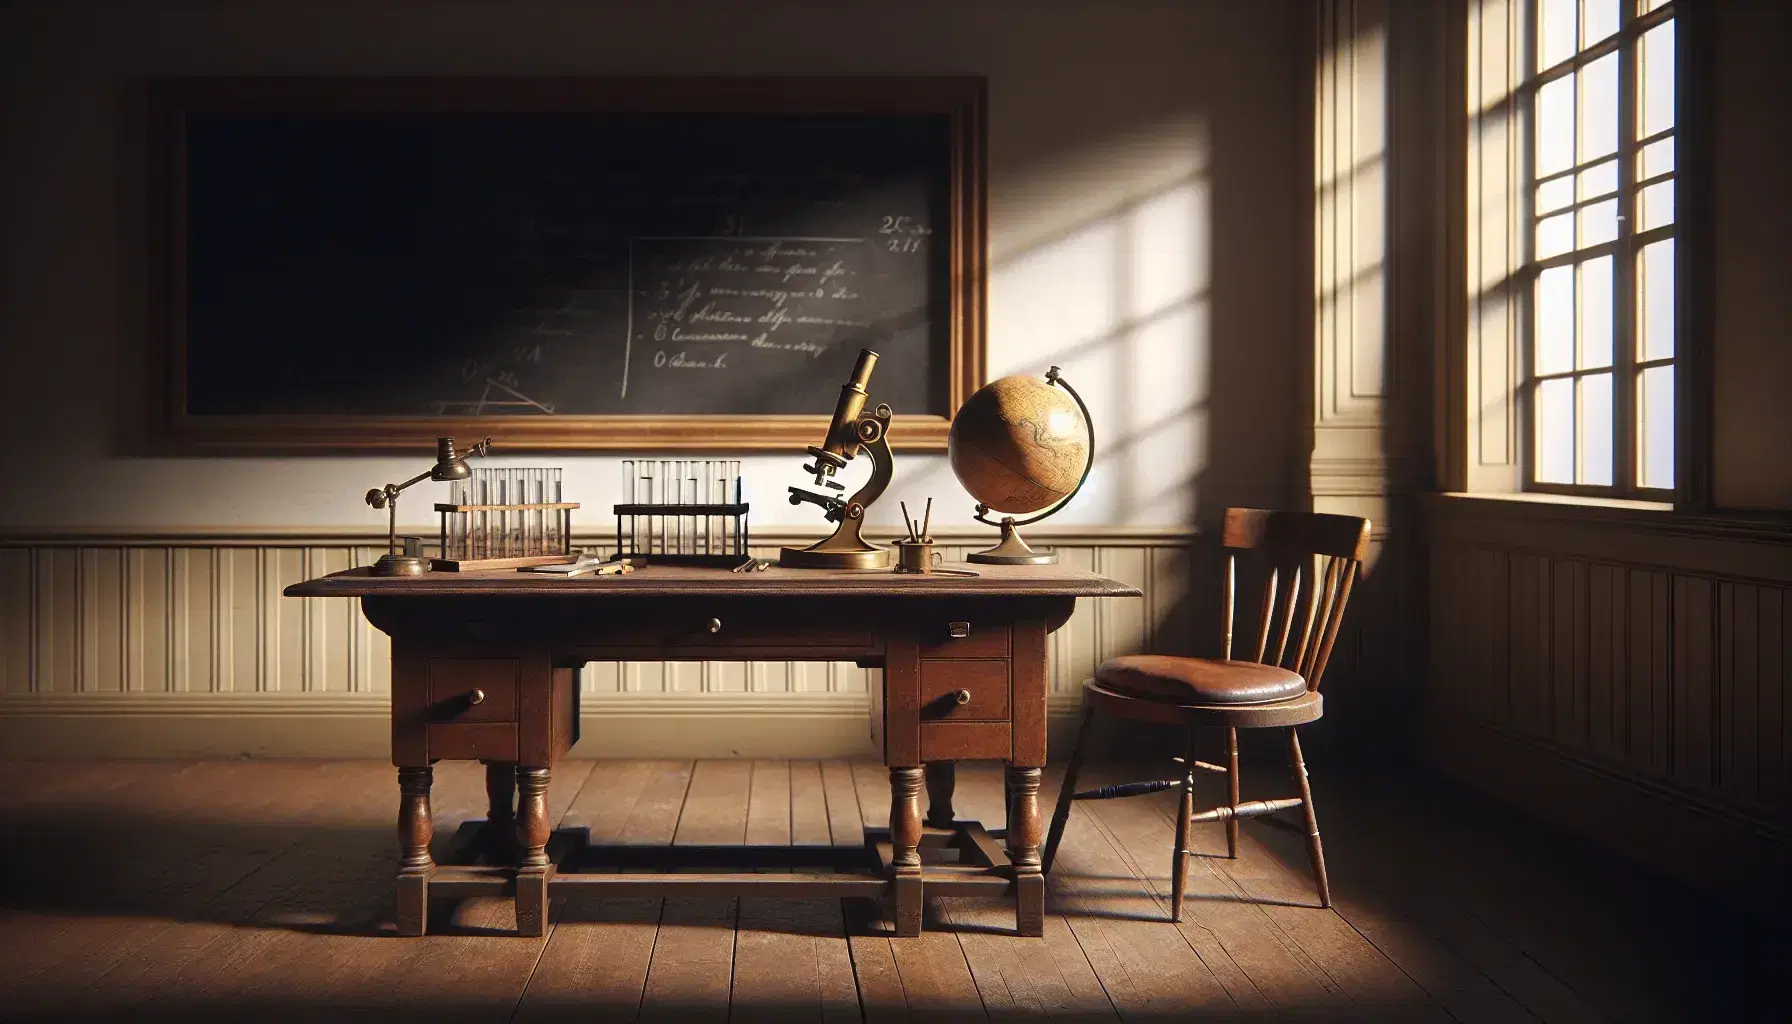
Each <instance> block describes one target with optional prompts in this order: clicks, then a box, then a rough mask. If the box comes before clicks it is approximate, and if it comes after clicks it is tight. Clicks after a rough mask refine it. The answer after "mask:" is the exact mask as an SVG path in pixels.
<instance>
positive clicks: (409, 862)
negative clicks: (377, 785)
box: [398, 768, 436, 935]
mask: <svg viewBox="0 0 1792 1024" xmlns="http://www.w3.org/2000/svg"><path fill="white" fill-rule="evenodd" d="M434 781H435V769H433V768H400V769H398V850H399V861H398V934H400V935H422V934H423V933H424V932H425V931H426V930H428V928H429V876H430V874H431V873H433V872H434V871H435V868H436V862H435V860H434V859H433V858H431V857H430V855H429V841H430V840H431V839H434V838H435V824H434V822H432V821H431V819H430V810H429V787H430V784H431V783H432V782H434Z"/></svg>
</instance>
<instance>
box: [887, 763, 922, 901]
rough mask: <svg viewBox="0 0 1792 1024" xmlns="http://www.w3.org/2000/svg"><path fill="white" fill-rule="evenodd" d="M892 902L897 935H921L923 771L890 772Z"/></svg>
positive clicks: (899, 770)
mask: <svg viewBox="0 0 1792 1024" xmlns="http://www.w3.org/2000/svg"><path fill="white" fill-rule="evenodd" d="M890 860H891V864H890V869H891V872H892V873H893V875H894V877H893V878H891V880H890V882H891V896H892V899H891V902H892V904H893V905H894V906H895V909H896V934H897V935H902V936H908V935H919V934H921V769H919V768H892V769H890Z"/></svg>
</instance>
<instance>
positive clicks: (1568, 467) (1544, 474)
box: [1533, 379, 1574, 484]
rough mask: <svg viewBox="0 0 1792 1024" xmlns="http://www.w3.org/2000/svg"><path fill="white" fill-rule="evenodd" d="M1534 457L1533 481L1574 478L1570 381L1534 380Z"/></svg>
mask: <svg viewBox="0 0 1792 1024" xmlns="http://www.w3.org/2000/svg"><path fill="white" fill-rule="evenodd" d="M1533 436H1534V437H1535V439H1536V444H1535V445H1534V447H1535V448H1536V452H1535V454H1534V456H1533V457H1534V459H1535V460H1536V465H1537V482H1538V483H1545V484H1571V483H1573V482H1574V381H1573V380H1571V379H1564V380H1545V381H1539V382H1538V383H1537V421H1536V423H1535V425H1534V429H1533Z"/></svg>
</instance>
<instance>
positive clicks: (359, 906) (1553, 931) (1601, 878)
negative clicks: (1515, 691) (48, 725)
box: [0, 760, 1792, 1024]
mask: <svg viewBox="0 0 1792 1024" xmlns="http://www.w3.org/2000/svg"><path fill="white" fill-rule="evenodd" d="M1260 771H1261V778H1258V777H1257V775H1256V774H1255V773H1252V774H1247V776H1246V786H1245V790H1246V792H1245V796H1246V798H1247V799H1249V798H1252V797H1254V796H1262V797H1273V796H1280V795H1283V793H1282V787H1281V785H1280V783H1281V782H1282V778H1281V773H1280V772H1279V771H1278V770H1277V769H1276V766H1273V765H1265V766H1262V768H1261V769H1260ZM1314 773H1315V777H1314V783H1315V791H1316V794H1315V795H1316V798H1317V802H1318V805H1319V812H1320V823H1321V826H1322V829H1323V831H1324V834H1325V840H1326V851H1327V855H1328V860H1329V866H1330V869H1331V870H1330V874H1331V877H1332V884H1333V890H1334V905H1333V906H1332V907H1331V908H1330V909H1320V908H1319V907H1317V906H1316V905H1315V898H1314V893H1313V886H1312V879H1311V875H1310V872H1309V868H1308V865H1307V861H1306V853H1305V847H1304V844H1303V842H1302V839H1301V837H1300V836H1299V835H1294V834H1290V833H1288V832H1286V831H1284V830H1280V829H1277V828H1273V827H1271V826H1269V825H1268V824H1265V823H1262V822H1251V823H1248V824H1247V825H1246V826H1245V828H1244V829H1243V841H1242V843H1241V847H1240V851H1239V854H1240V855H1239V857H1238V858H1237V859H1236V860H1232V859H1229V858H1227V857H1226V856H1225V855H1224V853H1225V851H1224V834H1223V831H1222V829H1221V827H1219V826H1217V825H1207V826H1198V827H1197V828H1196V829H1195V832H1194V836H1193V846H1194V847H1195V849H1196V852H1197V855H1196V857H1195V858H1194V859H1193V861H1192V863H1191V867H1190V873H1189V899H1188V901H1187V902H1186V903H1185V907H1184V920H1183V922H1182V923H1181V924H1180V925H1175V924H1171V923H1170V922H1169V921H1168V920H1167V918H1168V913H1169V904H1170V899H1169V876H1170V856H1169V855H1170V845H1171V839H1172V820H1173V814H1174V808H1175V803H1174V796H1173V794H1168V793H1165V794H1157V795H1154V796H1150V797H1145V798H1138V799H1132V800H1116V801H1100V802H1084V803H1079V804H1077V805H1076V809H1075V812H1074V813H1073V815H1072V817H1071V821H1070V827H1069V828H1068V829H1067V830H1066V833H1065V838H1064V845H1063V847H1062V849H1061V850H1060V853H1059V860H1058V863H1057V866H1056V870H1055V871H1054V872H1053V874H1052V876H1051V877H1050V878H1049V879H1048V880H1047V913H1046V921H1045V925H1046V928H1045V932H1046V933H1045V937H1044V938H1043V939H1021V938H1018V937H1016V936H1015V935H1014V934H1013V905H1012V902H1011V901H1010V900H1008V899H997V898H978V899H972V898H953V899H942V898H940V897H936V896H930V897H928V898H927V900H926V908H925V920H926V923H927V926H928V929H929V930H928V931H927V932H926V933H925V934H924V935H922V936H921V937H920V938H918V939H895V938H892V937H891V935H890V932H889V923H888V918H887V913H886V911H887V908H880V907H878V906H876V905H874V904H873V903H872V902H871V901H857V900H849V901H844V902H843V901H839V900H796V901H779V900H768V899H742V900H699V899H671V900H659V899H643V898H639V897H629V898H601V897H599V896H597V895H596V894H595V893H594V892H589V891H586V892H581V893H580V894H578V895H577V896H574V897H560V898H557V899H556V900H555V902H554V906H553V908H552V920H551V923H550V927H549V930H548V934H547V935H546V936H545V937H543V938H538V939H529V938H519V937H517V936H515V935H513V934H511V930H512V928H513V927H514V924H515V914H514V909H513V904H512V902H511V900H509V899H508V898H485V899H475V900H466V901H462V902H460V903H458V904H453V903H437V904H436V905H435V906H432V908H431V913H432V919H431V934H430V935H428V936H425V937H423V938H420V939H401V938H399V937H397V936H396V935H395V934H394V933H393V925H392V918H393V911H394V896H393V891H392V890H393V886H392V878H393V875H394V873H395V872H396V866H397V857H398V854H397V844H396V841H395V837H394V835H393V816H394V813H395V809H396V805H397V795H398V794H397V785H396V778H395V774H394V772H393V769H392V768H391V766H390V765H385V764H379V763H374V762H328V763H325V762H253V761H232V762H166V763H124V762H120V763H114V764H103V765H92V764H90V765H81V766H65V765H59V764H47V763H30V762H0V811H4V813H6V814H7V815H8V816H9V822H8V824H9V827H8V841H7V843H6V844H4V846H0V855H3V856H4V864H3V865H0V1018H4V1019H7V1020H20V1021H48V1020H72V1019H80V1020H96V1021H127V1020H128V1021H138V1020H181V1021H192V1020H206V1019H212V1020H255V1021H272V1020H281V1021H286V1020H319V1021H325V1020H327V1021H354V1020H368V1021H373V1020H379V1021H386V1020H399V1019H412V1020H429V1021H469V1022H470V1021H491V1022H505V1021H522V1022H531V1024H540V1022H545V1021H561V1020H635V1019H650V1020H678V1021H686V1020H693V1021H694V1020H736V1021H822V1022H833V1021H850V1020H859V1019H863V1020H868V1021H886V1020H887V1021H897V1020H904V1021H906V1020H915V1019H926V1020H986V1019H988V1020H1031V1019H1053V1020H1076V1021H1103V1020H1105V1021H1113V1020H1195V1019H1199V1020H1209V1019H1245V1020H1253V1021H1254V1020H1280V1019H1305V1020H1413V1021H1462V1022H1467V1024H1481V1022H1486V1024H1521V1022H1534V1021H1543V1022H1550V1024H1556V1022H1561V1024H1596V1022H1608V1021H1609V1022H1625V1024H1630V1022H1635V1024H1652V1022H1660V1021H1676V1020H1706V1019H1768V1018H1771V1017H1772V1016H1773V1015H1774V1012H1775V1011H1774V1010H1773V1009H1772V1008H1773V1007H1774V1006H1777V1005H1778V993H1777V990H1776V985H1775V983H1776V980H1777V978H1778V976H1779V966H1778V965H1782V964H1783V963H1785V962H1786V959H1787V957H1788V954H1792V936H1789V935H1788V933H1787V930H1786V929H1784V928H1783V927H1778V926H1775V925H1771V924H1769V923H1767V922H1764V921H1761V920H1757V919H1753V918H1748V917H1746V916H1744V915H1740V914H1737V913H1736V912H1734V911H1730V910H1727V909H1725V908H1723V907H1722V906H1720V905H1718V904H1715V903H1713V902H1711V901H1708V900H1705V899H1703V898H1702V897H1700V896H1698V895H1696V894H1695V893H1693V892H1692V891H1691V890H1688V889H1685V888H1683V887H1679V886H1676V885H1675V884H1673V883H1671V882H1669V881H1667V880H1665V879H1663V878H1661V877H1659V876H1657V875H1654V874H1651V873H1649V872H1646V871H1644V870H1642V869H1640V868H1636V867H1634V866H1631V865H1628V864H1626V863H1625V862H1623V861H1620V860H1617V859H1615V858H1613V857H1611V856H1610V855H1609V854H1606V853H1604V852H1603V851H1600V850H1597V849H1595V848H1593V847H1590V846H1588V845H1586V844H1584V843H1580V842H1577V841H1575V840H1573V839H1572V838H1570V837H1567V836H1565V835H1564V834H1563V833H1561V832H1560V831H1558V830H1553V829H1551V828H1549V827H1547V826H1544V825H1542V824H1539V823H1537V822H1535V821H1532V820H1530V819H1527V818H1525V817H1524V816H1523V815H1522V814H1520V813H1518V812H1517V811H1515V810H1514V809H1512V808H1508V807H1504V806H1501V805H1497V804H1493V803H1491V802H1489V801H1486V800H1484V799H1482V798H1480V797H1477V796H1475V795H1474V794H1472V793H1469V792H1468V791H1466V790H1463V789H1461V788H1460V787H1457V786H1454V784H1451V783H1449V782H1447V781H1444V780H1439V779H1432V778H1425V777H1421V776H1413V775H1406V776H1400V777H1395V778H1390V777H1386V776H1371V775H1361V776H1351V775H1349V774H1346V773H1344V772H1337V773H1328V772H1327V771H1326V770H1325V766H1324V765H1315V766H1314ZM1146 774H1150V772H1149V770H1146ZM1135 775H1136V770H1132V769H1128V768H1125V767H1122V768H1102V769H1098V770H1095V771H1094V772H1092V781H1093V782H1106V781H1119V780H1123V779H1127V778H1132V777H1135ZM1136 777H1145V776H1144V775H1137V776H1136ZM1057 782H1058V774H1057V772H1056V771H1048V772H1047V775H1046V782H1045V786H1044V789H1043V791H1042V793H1041V797H1042V802H1045V803H1047V804H1049V803H1050V801H1051V798H1052V797H1053V796H1055V794H1056V788H1057ZM1254 782H1260V783H1261V787H1260V791H1259V788H1258V787H1256V786H1254V785H1253V783H1254ZM1001 790H1002V773H1001V769H1000V766H998V765H965V766H962V767H961V769H960V771H959V792H958V796H957V798H956V800H955V805H956V807H957V810H958V815H959V817H961V818H976V819H979V820H982V821H984V822H985V823H986V824H987V825H989V826H991V827H992V828H1000V827H1001V826H1002V824H1003V821H1002V818H1003V808H1002V806H1001ZM1208 790H1212V792H1209V791H1208ZM1216 795H1217V787H1212V786H1209V787H1206V788H1205V789H1204V790H1203V792H1202V794H1201V796H1202V797H1203V798H1205V799H1201V800H1200V802H1201V803H1203V804H1204V805H1205V804H1207V803H1211V802H1212V800H1211V798H1212V797H1213V796H1216ZM433 796H434V799H433V810H434V815H435V824H436V829H437V837H438V843H440V842H445V841H446V839H447V837H449V836H451V835H452V834H453V832H454V829H455V827H456V826H457V825H458V824H459V823H460V821H462V820H463V819H466V818H476V817H482V816H483V815H484V811H485V792H484V782H483V773H482V770H481V768H480V766H479V765H477V764H460V763H443V764H441V765H438V766H437V772H436V785H435V791H434V794H433ZM548 804H549V808H548V809H549V816H550V819H551V820H553V821H555V822H556V823H557V824H558V825H559V826H560V827H582V828H585V829H588V830H589V831H590V834H591V837H592V840H593V841H594V842H597V843H600V844H632V845H648V846H653V845H670V844H674V843H676V844H679V845H693V844H701V845H707V844H733V843H742V842H744V843H748V844H760V845H774V846H782V845H787V844H796V845H828V844H833V845H839V846H847V847H857V846H858V845H859V844H860V843H861V842H862V835H863V829H864V828H865V827H866V826H867V825H869V826H871V827H881V826H883V825H884V824H885V822H886V821H887V819H888V816H889V785H888V775H887V772H886V771H885V769H884V768H883V767H882V766H881V765H876V764H868V763H847V762H839V761H823V762H817V761H783V760H761V761H698V762H688V761H606V762H596V763H594V762H573V763H568V764H564V765H562V766H560V767H559V768H558V769H557V770H556V772H555V775H554V778H553V780H552V783H551V785H550V787H549V791H548ZM96 823H98V824H97V825H96ZM96 827H103V828H104V830H105V831H104V833H103V838H104V839H105V840H106V842H104V843H93V842H89V841H87V840H88V838H89V837H90V836H91V835H93V831H92V830H94V829H95V828H96ZM764 870H768V871H776V870H787V869H783V868H766V869H764Z"/></svg>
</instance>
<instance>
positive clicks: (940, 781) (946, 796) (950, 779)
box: [922, 761, 958, 828]
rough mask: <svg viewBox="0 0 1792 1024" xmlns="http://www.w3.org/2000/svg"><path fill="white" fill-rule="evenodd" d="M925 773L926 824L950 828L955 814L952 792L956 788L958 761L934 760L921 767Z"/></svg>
mask: <svg viewBox="0 0 1792 1024" xmlns="http://www.w3.org/2000/svg"><path fill="white" fill-rule="evenodd" d="M922 770H923V771H925V772H926V774H927V824H929V825H931V826H932V827H934V828H951V827H952V822H953V819H954V817H955V814H954V813H953V810H952V793H953V791H954V790H956V789H957V788H958V763H957V762H956V761H935V762H933V763H932V764H929V765H927V766H926V767H925V768H923V769H922Z"/></svg>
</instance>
